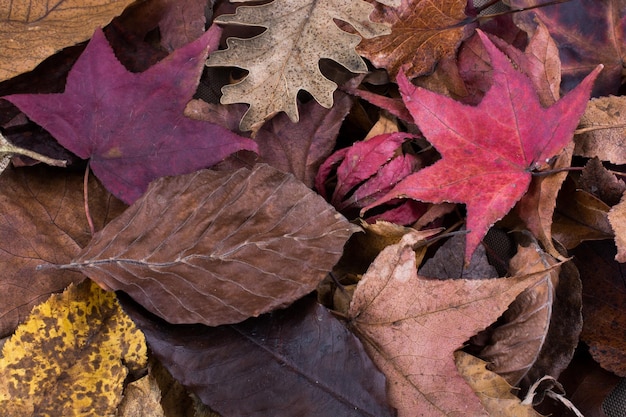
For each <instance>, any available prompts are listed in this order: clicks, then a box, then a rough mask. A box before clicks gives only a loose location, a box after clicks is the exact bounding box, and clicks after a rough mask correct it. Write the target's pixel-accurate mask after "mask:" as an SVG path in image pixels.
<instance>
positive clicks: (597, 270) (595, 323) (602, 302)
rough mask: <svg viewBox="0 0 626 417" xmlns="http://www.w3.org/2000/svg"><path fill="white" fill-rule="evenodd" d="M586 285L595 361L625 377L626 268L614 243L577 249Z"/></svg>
mask: <svg viewBox="0 0 626 417" xmlns="http://www.w3.org/2000/svg"><path fill="white" fill-rule="evenodd" d="M573 254H574V262H575V263H576V266H578V269H579V270H580V278H581V280H582V283H583V331H582V334H581V335H580V338H581V340H583V341H584V342H585V343H587V344H588V345H589V351H590V352H591V355H592V356H593V358H594V359H595V360H596V361H597V362H598V363H599V364H600V365H601V366H602V367H603V368H604V369H606V370H608V371H611V372H613V373H615V374H617V375H619V376H621V377H626V311H625V310H624V306H625V305H626V283H625V282H624V276H625V275H626V265H624V264H623V263H618V262H617V261H615V260H614V259H613V258H614V257H615V246H614V245H613V243H611V242H586V243H583V244H582V245H580V246H579V247H578V248H576V249H574V251H573Z"/></svg>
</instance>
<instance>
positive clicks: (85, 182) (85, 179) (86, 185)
mask: <svg viewBox="0 0 626 417" xmlns="http://www.w3.org/2000/svg"><path fill="white" fill-rule="evenodd" d="M83 195H84V196H85V197H84V204H85V216H87V223H88V224H89V232H90V233H91V236H92V237H93V235H94V234H95V233H96V229H95V227H94V226H93V219H92V218H91V213H90V212H89V163H87V168H85V176H84V177H83Z"/></svg>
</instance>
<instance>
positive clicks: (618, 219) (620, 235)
mask: <svg viewBox="0 0 626 417" xmlns="http://www.w3.org/2000/svg"><path fill="white" fill-rule="evenodd" d="M608 217H609V223H611V227H612V228H613V231H614V232H615V246H617V254H616V255H615V260H616V261H617V262H622V263H624V262H626V193H624V196H623V197H622V200H621V201H620V202H619V204H617V205H616V206H614V207H612V208H611V210H609V216H608Z"/></svg>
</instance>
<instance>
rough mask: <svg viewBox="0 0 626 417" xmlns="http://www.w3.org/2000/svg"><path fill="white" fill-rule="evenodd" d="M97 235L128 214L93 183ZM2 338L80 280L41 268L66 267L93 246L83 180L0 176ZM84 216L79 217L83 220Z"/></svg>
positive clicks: (53, 173) (27, 172) (56, 172)
mask: <svg viewBox="0 0 626 417" xmlns="http://www.w3.org/2000/svg"><path fill="white" fill-rule="evenodd" d="M88 192H89V200H90V204H91V206H92V208H91V217H92V220H93V223H94V226H95V227H96V228H97V229H101V228H102V227H104V225H105V224H106V223H108V222H109V221H110V220H111V219H112V218H114V217H116V216H117V215H119V214H120V213H122V211H123V210H124V209H125V208H126V206H125V205H124V204H123V203H122V202H121V201H119V200H117V199H115V198H114V197H113V196H111V194H110V193H108V192H107V191H106V190H105V189H104V187H102V185H100V184H99V183H98V182H97V181H96V179H95V178H93V176H92V178H91V180H90V181H89V184H88ZM0 213H2V216H1V217H0V270H2V275H1V276H0V337H2V336H6V335H7V334H9V333H11V332H12V331H13V330H14V329H15V327H17V325H18V324H19V323H20V322H22V321H23V320H24V319H25V318H26V316H27V315H28V313H29V312H30V311H31V310H32V308H33V307H34V306H35V305H37V304H39V303H41V302H43V301H45V299H46V298H48V297H49V296H50V294H52V293H54V292H59V291H63V289H65V288H66V287H67V286H68V285H69V284H70V283H72V282H73V283H78V282H80V281H82V280H83V279H84V276H83V275H82V274H79V273H74V272H71V271H61V270H59V269H56V268H50V267H45V268H38V267H39V266H40V265H47V266H50V264H63V263H67V262H69V261H70V260H71V259H72V258H74V257H75V256H76V255H77V254H78V253H79V252H80V250H81V248H82V247H84V246H85V245H87V243H88V242H89V241H90V240H91V234H90V228H89V224H88V223H87V218H86V216H85V214H84V208H83V175H82V173H80V172H74V173H67V172H65V170H60V169H58V168H56V169H55V168H49V167H45V166H37V167H29V168H20V169H15V168H8V169H7V170H6V171H4V172H3V174H2V175H1V176H0ZM81 213H82V214H81Z"/></svg>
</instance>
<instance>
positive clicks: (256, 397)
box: [124, 297, 394, 417]
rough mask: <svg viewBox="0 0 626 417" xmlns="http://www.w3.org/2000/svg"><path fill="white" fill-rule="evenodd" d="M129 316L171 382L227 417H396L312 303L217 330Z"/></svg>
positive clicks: (331, 321) (371, 376)
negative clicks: (140, 331) (175, 381)
mask: <svg viewBox="0 0 626 417" xmlns="http://www.w3.org/2000/svg"><path fill="white" fill-rule="evenodd" d="M124 308H125V309H126V311H128V313H129V314H130V315H131V317H133V319H134V320H135V321H136V322H137V324H138V326H139V327H140V328H141V329H142V330H143V331H144V332H145V334H146V339H147V340H148V344H149V346H150V349H151V350H152V352H154V354H155V356H156V357H158V358H159V360H160V361H161V362H162V363H163V364H164V365H165V367H166V368H167V369H168V370H169V371H170V372H171V373H172V376H174V378H176V379H177V380H178V381H180V382H181V383H182V384H183V385H185V386H187V387H188V388H189V389H190V390H191V391H192V392H194V393H195V394H196V395H198V397H200V399H202V401H203V402H204V403H205V404H207V405H209V406H210V407H211V408H212V409H214V410H215V411H217V412H219V413H220V414H222V415H224V416H229V415H245V416H249V417H266V416H269V415H271V416H273V417H292V416H333V417H335V416H336V417H348V416H370V417H386V416H392V415H394V413H393V412H392V410H391V409H390V408H389V406H388V405H387V401H386V395H385V378H384V376H383V375H382V373H381V372H380V371H379V370H378V369H376V367H375V366H374V364H373V363H372V361H371V359H370V358H369V357H368V356H367V354H366V353H365V351H364V350H363V346H362V345H361V343H360V342H359V340H358V339H357V338H356V336H354V335H353V334H352V333H350V332H349V331H348V330H347V329H346V328H345V326H344V325H343V324H342V323H340V322H339V321H338V320H337V319H336V318H335V317H334V316H333V315H332V314H331V313H330V312H329V311H328V310H326V309H325V308H324V307H322V306H321V305H319V304H318V303H317V302H315V300H314V299H312V298H310V297H308V298H305V299H303V300H299V301H297V302H296V303H294V304H293V305H292V306H290V307H289V308H288V309H286V310H277V311H274V312H272V313H271V314H267V315H263V316H261V317H258V318H253V319H249V320H247V321H245V322H243V323H239V324H235V325H228V326H218V327H207V326H202V325H171V324H168V323H165V322H164V321H162V320H159V319H158V318H156V317H155V316H153V315H150V314H148V313H146V312H145V311H142V310H140V309H139V308H138V307H137V305H136V304H135V303H125V305H124ZM242 393H243V394H244V395H242Z"/></svg>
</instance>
